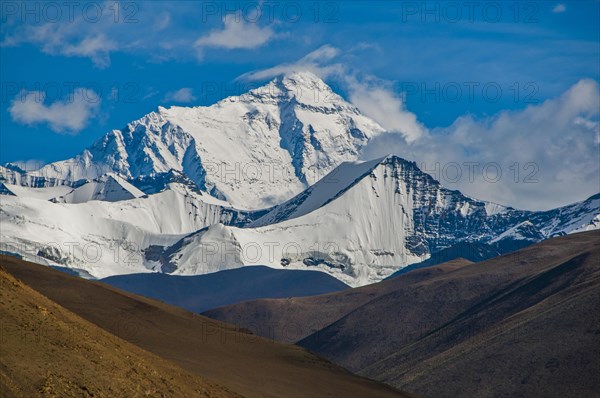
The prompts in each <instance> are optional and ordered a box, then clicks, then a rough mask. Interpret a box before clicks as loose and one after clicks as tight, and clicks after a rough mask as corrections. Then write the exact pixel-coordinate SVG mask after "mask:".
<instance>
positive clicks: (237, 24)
mask: <svg viewBox="0 0 600 398" xmlns="http://www.w3.org/2000/svg"><path fill="white" fill-rule="evenodd" d="M223 25H224V26H223V28H222V29H215V30H213V31H211V32H210V33H208V34H207V35H205V36H202V37H200V38H198V40H196V42H195V46H196V47H197V48H198V49H200V50H201V49H202V48H204V47H218V48H225V49H230V50H231V49H240V48H241V49H253V48H258V47H260V46H262V45H264V44H266V43H267V42H268V41H270V40H271V39H273V37H274V36H275V32H274V31H273V29H271V27H269V26H266V27H264V28H261V27H260V26H258V25H257V24H255V23H249V22H245V21H244V18H243V17H242V16H241V14H240V13H233V14H227V15H225V17H224V18H223Z"/></svg>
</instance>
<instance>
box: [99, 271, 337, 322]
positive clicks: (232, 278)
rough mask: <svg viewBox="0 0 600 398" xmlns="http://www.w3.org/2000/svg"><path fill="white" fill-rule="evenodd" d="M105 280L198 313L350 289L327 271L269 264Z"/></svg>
mask: <svg viewBox="0 0 600 398" xmlns="http://www.w3.org/2000/svg"><path fill="white" fill-rule="evenodd" d="M102 282H104V283H108V284H109V285H111V286H114V287H117V288H119V289H123V290H127V291H129V292H132V293H136V294H141V295H142V296H146V297H150V298H154V299H157V300H161V301H164V302H165V303H168V304H172V305H175V306H177V307H182V308H185V309H187V310H190V311H194V312H202V311H206V310H208V309H211V308H215V307H220V306H224V305H229V304H235V303H239V302H241V301H246V300H255V299H259V298H285V297H304V296H314V295H318V294H325V293H331V292H338V291H340V290H344V289H347V288H348V285H346V284H344V283H343V282H341V281H339V280H338V279H336V278H334V277H333V276H331V275H329V274H326V273H324V272H319V271H303V270H281V269H273V268H269V267H241V268H236V269H232V270H226V271H220V272H215V273H213V274H206V275H195V276H178V275H168V274H158V273H152V274H131V275H119V276H111V277H109V278H105V279H102Z"/></svg>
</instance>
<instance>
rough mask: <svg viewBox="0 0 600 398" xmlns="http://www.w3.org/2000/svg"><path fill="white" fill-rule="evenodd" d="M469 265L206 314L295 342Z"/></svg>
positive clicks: (449, 265)
mask: <svg viewBox="0 0 600 398" xmlns="http://www.w3.org/2000/svg"><path fill="white" fill-rule="evenodd" d="M468 264H472V262H471V261H469V260H465V259H462V258H461V259H456V260H452V261H449V262H447V263H444V264H443V265H440V266H436V267H430V268H424V269H419V270H417V271H413V272H411V273H410V274H407V275H405V276H404V277H403V279H397V278H394V279H388V280H384V281H382V282H380V283H375V284H372V285H367V286H362V287H359V288H355V289H346V290H343V291H341V292H336V293H329V294H323V295H319V296H310V297H292V298H288V299H260V300H252V301H245V302H242V303H237V304H233V305H228V306H223V307H219V308H215V309H212V310H209V311H205V312H203V315H206V316H208V317H209V318H213V319H217V320H220V321H223V322H227V323H230V324H234V325H239V326H241V327H243V328H247V329H249V330H252V332H254V333H255V334H258V335H260V336H264V337H267V338H271V339H274V340H276V341H281V342H285V343H295V342H297V341H298V340H301V339H303V338H305V337H307V336H309V335H311V334H313V333H315V332H317V331H318V330H320V329H322V328H324V327H326V326H328V325H329V324H331V323H333V322H335V321H337V320H338V319H340V318H342V317H343V316H345V315H347V314H348V313H350V312H351V311H354V310H355V309H356V308H359V307H361V306H363V305H365V304H366V303H368V302H369V301H371V300H374V299H375V298H377V297H380V296H383V295H385V294H387V293H390V292H393V291H395V290H397V289H401V288H402V286H407V285H410V284H418V283H420V282H421V281H424V280H427V279H429V278H432V277H434V276H438V275H440V274H444V273H446V272H449V271H452V270H455V269H457V268H460V267H463V266H465V265H468Z"/></svg>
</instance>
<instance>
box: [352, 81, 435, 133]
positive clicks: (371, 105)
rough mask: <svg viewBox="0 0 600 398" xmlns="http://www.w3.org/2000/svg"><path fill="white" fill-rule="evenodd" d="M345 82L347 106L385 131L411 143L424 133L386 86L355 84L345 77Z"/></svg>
mask: <svg viewBox="0 0 600 398" xmlns="http://www.w3.org/2000/svg"><path fill="white" fill-rule="evenodd" d="M345 80H346V84H347V86H348V89H349V92H350V98H349V99H350V102H352V103H353V104H354V105H356V107H357V108H358V109H360V111H361V112H362V113H364V114H365V115H367V116H369V117H370V118H372V119H374V120H376V121H377V122H378V123H379V124H381V126H382V127H383V128H385V129H386V130H388V131H396V132H399V133H400V134H401V135H402V136H403V137H404V138H405V139H406V141H407V142H413V141H415V140H417V139H419V138H420V137H421V136H423V135H424V134H425V133H426V129H425V127H424V126H423V125H422V124H421V123H419V121H418V120H417V115H415V114H414V113H412V112H409V111H408V110H407V109H406V107H405V105H404V101H403V100H402V98H400V96H398V95H397V94H396V93H394V91H393V90H392V89H391V87H388V86H389V84H387V83H386V82H382V81H377V80H373V79H366V80H364V81H359V80H357V79H356V78H355V77H354V76H352V75H348V76H346V77H345Z"/></svg>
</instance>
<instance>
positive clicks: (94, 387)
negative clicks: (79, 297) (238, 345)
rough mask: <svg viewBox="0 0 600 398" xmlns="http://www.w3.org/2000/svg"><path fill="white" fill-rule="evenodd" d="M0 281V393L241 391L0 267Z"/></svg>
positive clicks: (126, 395)
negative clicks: (106, 326) (76, 311)
mask: <svg viewBox="0 0 600 398" xmlns="http://www.w3.org/2000/svg"><path fill="white" fill-rule="evenodd" d="M3 263H4V261H3ZM0 286H1V287H2V288H1V289H0V298H1V299H0V314H1V319H2V341H1V342H0V396H1V397H3V398H12V397H15V398H21V397H22V398H31V397H38V396H39V397H107V398H108V397H111V398H112V397H122V398H130V397H134V396H152V397H165V396H172V397H173V396H177V397H184V396H187V397H192V396H193V397H214V398H216V397H238V396H239V395H237V394H235V393H233V392H232V391H230V390H228V389H226V388H224V387H222V386H219V385H218V384H216V383H212V382H209V381H207V380H206V379H204V378H202V377H200V376H198V375H196V374H193V373H191V372H189V371H186V370H184V369H182V368H181V367H179V366H177V365H175V364H174V363H172V362H169V361H167V360H165V359H163V358H160V357H158V356H156V355H154V354H151V353H149V352H147V351H144V350H142V349H140V348H139V347H136V346H135V345H133V344H131V343H129V342H127V341H125V340H124V339H121V338H119V337H117V336H115V335H113V334H111V333H109V332H107V331H105V330H102V329H101V328H99V327H98V326H96V325H94V324H93V323H90V322H88V321H86V320H84V319H83V318H81V317H79V316H78V315H76V314H74V313H73V312H71V311H69V310H68V309H66V308H64V307H62V306H60V305H59V304H57V303H55V302H53V301H52V300H50V299H48V298H47V297H44V296H43V295H41V294H40V293H38V292H37V291H35V290H33V289H31V288H30V287H29V286H27V285H26V284H24V283H22V282H21V281H19V280H17V279H15V278H14V277H13V276H12V275H10V274H8V273H7V272H6V271H5V270H4V268H2V267H1V266H0Z"/></svg>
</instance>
